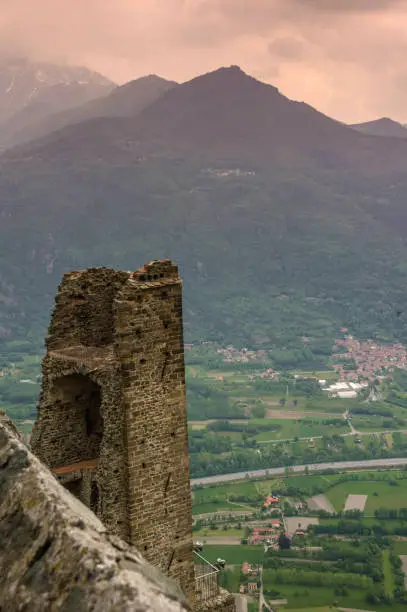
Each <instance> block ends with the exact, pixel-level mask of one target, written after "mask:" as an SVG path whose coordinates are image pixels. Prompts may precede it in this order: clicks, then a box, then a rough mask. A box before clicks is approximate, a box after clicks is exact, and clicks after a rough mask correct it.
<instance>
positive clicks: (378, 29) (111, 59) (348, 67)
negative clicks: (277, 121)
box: [0, 0, 407, 122]
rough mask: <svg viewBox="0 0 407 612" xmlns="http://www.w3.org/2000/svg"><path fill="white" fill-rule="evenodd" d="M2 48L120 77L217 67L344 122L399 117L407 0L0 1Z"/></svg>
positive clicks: (404, 96)
mask: <svg viewBox="0 0 407 612" xmlns="http://www.w3.org/2000/svg"><path fill="white" fill-rule="evenodd" d="M0 54H3V55H4V54H7V55H24V56H29V57H31V58H33V59H40V60H46V61H54V62H68V63H75V64H84V65H87V66H88V67H90V68H93V69H96V70H99V71H100V72H102V73H104V74H105V75H106V76H109V77H110V78H112V79H113V80H115V81H117V82H124V81H126V80H130V79H132V78H137V77H139V76H143V75H145V74H150V73H156V74H159V75H160V76H163V77H166V78H169V79H175V80H177V81H185V80H188V79H189V78H192V77H194V76H196V75H198V74H201V73H203V72H208V71H210V70H214V69H216V68H218V67H219V66H221V65H231V64H238V65H239V66H240V67H241V68H242V69H243V70H245V71H246V72H248V73H250V74H252V75H253V76H255V77H257V78H259V79H261V80H264V81H266V82H269V83H272V84H273V85H276V86H277V87H278V88H279V89H280V91H281V92H282V93H284V94H285V95H287V96H288V97H290V98H293V99H296V100H304V101H306V102H308V103H310V104H312V105H313V106H315V107H316V108H317V109H318V110H321V111H322V112H325V113H326V114H328V115H330V116H332V117H335V118H337V119H340V120H343V121H349V122H358V121H367V120H370V119H375V118H378V117H381V116H390V117H392V118H394V119H396V120H399V121H403V122H407V0H0Z"/></svg>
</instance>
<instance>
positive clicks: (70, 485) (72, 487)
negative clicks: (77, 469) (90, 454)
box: [64, 478, 82, 499]
mask: <svg viewBox="0 0 407 612" xmlns="http://www.w3.org/2000/svg"><path fill="white" fill-rule="evenodd" d="M64 486H65V489H67V490H68V491H69V492H70V493H72V495H74V496H75V497H77V498H78V499H80V497H81V489H82V480H81V479H79V478H78V480H71V482H66V483H65V485H64Z"/></svg>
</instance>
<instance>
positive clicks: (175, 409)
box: [115, 262, 195, 602]
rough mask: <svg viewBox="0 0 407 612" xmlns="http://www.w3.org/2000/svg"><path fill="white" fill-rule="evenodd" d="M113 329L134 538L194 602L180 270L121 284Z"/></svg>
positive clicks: (159, 269)
mask: <svg viewBox="0 0 407 612" xmlns="http://www.w3.org/2000/svg"><path fill="white" fill-rule="evenodd" d="M115 325H116V344H115V352H116V355H117V357H118V360H119V362H120V363H121V364H122V371H123V390H124V402H125V407H126V413H127V417H126V423H127V438H126V439H127V448H128V466H129V470H128V473H129V506H128V516H129V524H130V534H131V535H130V539H131V542H133V543H136V542H137V546H138V547H139V548H140V550H141V551H142V552H143V555H144V556H145V557H146V559H148V560H149V561H150V562H151V563H153V564H154V565H156V566H158V567H160V568H161V569H162V570H163V571H164V572H166V573H168V574H169V575H170V576H172V577H174V578H176V579H177V580H178V581H179V582H180V584H181V585H182V587H183V589H184V592H185V593H186V594H187V595H188V597H189V599H190V601H191V602H193V600H194V593H195V576H194V564H193V550H192V507H191V492H190V482H189V459H188V431H187V414H186V395H185V374H184V372H185V369H184V352H183V336H182V283H181V281H180V279H179V276H178V270H177V267H176V266H173V265H172V264H171V263H170V262H168V263H166V262H154V263H152V264H150V265H146V266H145V268H144V269H142V270H141V271H139V272H138V273H136V274H135V275H134V278H133V279H132V280H130V281H129V282H128V283H126V284H125V285H123V287H122V290H121V291H120V293H119V294H118V297H117V300H116V302H115ZM158 542H159V543H160V545H159V546H157V543H158Z"/></svg>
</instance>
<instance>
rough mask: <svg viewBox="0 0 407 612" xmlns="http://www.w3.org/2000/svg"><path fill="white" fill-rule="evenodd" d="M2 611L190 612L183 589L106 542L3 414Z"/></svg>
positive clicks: (130, 551) (117, 543)
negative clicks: (30, 450) (23, 442)
mask: <svg viewBox="0 0 407 612" xmlns="http://www.w3.org/2000/svg"><path fill="white" fill-rule="evenodd" d="M0 610H1V612H17V611H18V610H20V611H23V610H27V611H28V610H29V611H30V612H56V611H57V610H58V611H61V612H91V611H92V612H94V611H96V610H97V612H117V611H120V612H164V610H165V612H187V611H188V610H190V607H189V606H188V603H187V602H186V599H185V596H184V595H183V593H182V592H181V590H180V588H179V586H178V585H177V584H176V583H175V582H173V581H172V580H170V579H169V578H167V577H166V576H165V575H164V574H162V573H161V572H160V571H159V570H158V569H156V568H154V567H152V566H151V565H149V564H148V563H147V562H146V561H145V560H144V559H143V557H142V556H141V554H140V553H139V552H138V551H137V550H136V549H135V548H132V547H130V546H128V545H127V544H125V543H124V542H123V541H122V540H120V539H119V538H117V537H116V536H113V535H111V534H109V533H108V531H107V530H106V528H105V527H104V526H103V524H102V523H101V522H100V521H99V520H98V519H97V518H96V516H95V515H94V514H93V513H92V512H90V511H89V510H88V509H87V508H86V507H85V506H84V505H83V504H81V503H80V502H79V501H78V500H76V499H75V498H74V497H73V496H72V495H70V494H69V493H68V492H67V491H66V490H65V489H64V488H63V487H62V486H61V485H60V484H59V483H58V482H57V481H56V479H55V478H54V477H53V476H52V474H51V473H50V472H49V471H48V470H47V468H45V466H44V465H43V464H41V463H40V462H39V461H38V459H37V458H36V457H34V456H33V455H32V454H31V453H30V452H29V451H28V450H27V448H26V447H25V446H24V445H23V444H22V442H21V441H20V440H19V438H18V436H17V435H16V432H15V428H14V427H13V426H12V424H11V423H10V422H9V421H8V419H6V418H5V417H4V415H1V413H0Z"/></svg>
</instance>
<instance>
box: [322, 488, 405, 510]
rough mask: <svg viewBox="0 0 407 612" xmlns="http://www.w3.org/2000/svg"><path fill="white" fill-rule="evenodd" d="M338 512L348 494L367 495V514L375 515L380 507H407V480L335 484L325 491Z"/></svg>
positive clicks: (343, 505)
mask: <svg viewBox="0 0 407 612" xmlns="http://www.w3.org/2000/svg"><path fill="white" fill-rule="evenodd" d="M325 495H326V497H327V498H328V500H329V501H330V503H331V504H332V506H333V507H334V508H335V510H336V511H337V512H341V511H342V510H343V509H344V507H345V503H346V499H347V497H348V495H367V496H368V498H367V502H366V506H365V510H364V511H365V514H366V515H368V516H373V513H374V511H375V510H377V509H378V508H395V509H398V508H405V507H407V480H399V481H397V486H392V485H391V484H390V483H388V482H378V481H371V482H369V481H356V482H344V483H340V484H337V485H335V486H334V487H332V488H331V489H329V490H328V491H326V493H325Z"/></svg>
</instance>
